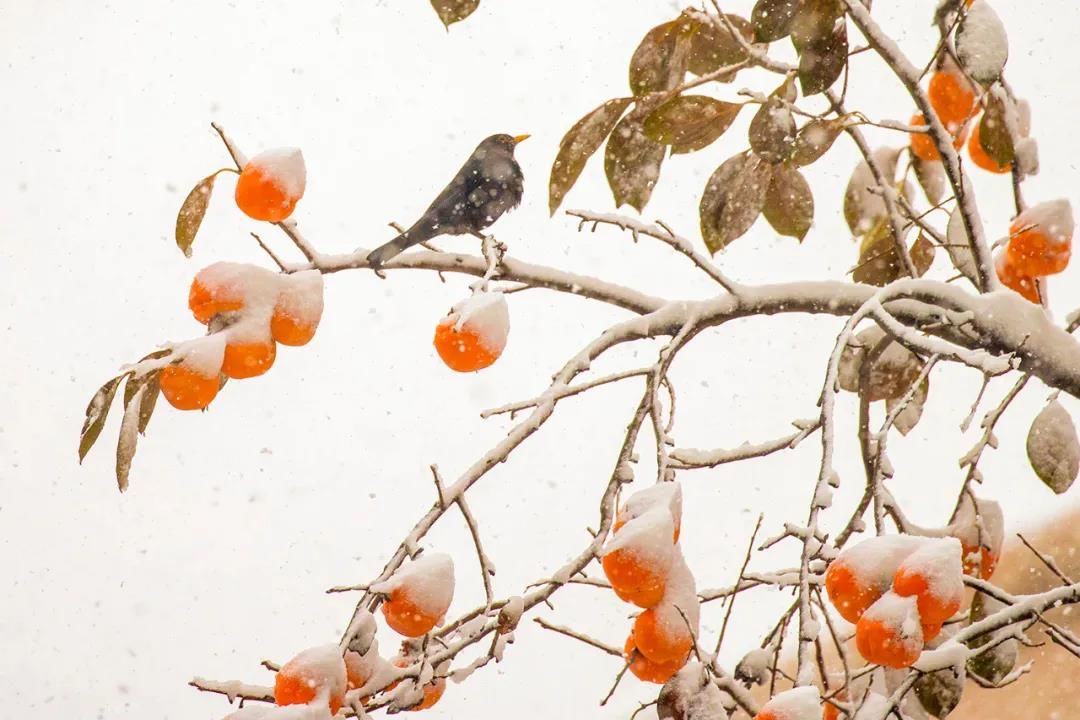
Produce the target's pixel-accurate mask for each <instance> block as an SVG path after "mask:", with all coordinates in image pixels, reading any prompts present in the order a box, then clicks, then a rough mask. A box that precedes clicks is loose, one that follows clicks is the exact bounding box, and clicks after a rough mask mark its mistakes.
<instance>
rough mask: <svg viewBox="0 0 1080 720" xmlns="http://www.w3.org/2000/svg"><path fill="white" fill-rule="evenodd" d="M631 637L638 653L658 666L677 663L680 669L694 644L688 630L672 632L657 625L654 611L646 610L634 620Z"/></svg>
mask: <svg viewBox="0 0 1080 720" xmlns="http://www.w3.org/2000/svg"><path fill="white" fill-rule="evenodd" d="M633 635H634V645H635V646H637V649H638V652H640V653H641V654H642V655H644V656H645V657H646V658H648V659H649V660H650V661H652V662H654V663H657V664H660V665H664V664H669V663H678V664H679V667H682V665H683V664H684V663H685V662H686V658H687V657H689V655H690V649H691V647H692V646H693V644H694V640H693V638H692V637H691V635H690V632H689V630H687V631H686V632H684V633H680V632H677V631H676V632H672V629H671V628H665V627H663V626H662V625H661V624H659V623H658V622H657V620H656V611H655V610H646V611H645V612H643V613H641V614H640V615H638V616H637V618H635V619H634V630H633Z"/></svg>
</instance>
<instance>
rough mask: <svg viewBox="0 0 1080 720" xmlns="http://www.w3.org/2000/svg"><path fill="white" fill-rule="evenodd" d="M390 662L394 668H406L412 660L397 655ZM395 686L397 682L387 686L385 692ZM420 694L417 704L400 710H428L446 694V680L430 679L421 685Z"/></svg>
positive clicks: (441, 678) (439, 678) (442, 678)
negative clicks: (421, 694)
mask: <svg viewBox="0 0 1080 720" xmlns="http://www.w3.org/2000/svg"><path fill="white" fill-rule="evenodd" d="M391 662H392V663H393V665H394V666H395V667H399V668H407V667H409V665H411V664H412V663H413V662H414V661H413V660H412V659H410V658H407V657H402V656H400V655H399V656H398V657H396V658H394V659H393V660H392V661H391ZM397 686H398V683H397V682H394V683H392V684H390V685H389V686H387V688H386V692H390V691H391V690H393V689H394V688H396V687H397ZM422 692H423V698H422V699H421V700H420V701H419V702H417V703H415V704H413V705H409V706H408V707H403V708H401V709H402V710H406V711H408V712H416V711H419V710H427V709H428V708H430V707H431V706H433V705H434V704H435V703H437V702H439V699H440V698H442V696H443V693H444V692H446V678H444V677H438V678H432V679H431V680H430V681H428V682H426V683H424V684H423V688H422Z"/></svg>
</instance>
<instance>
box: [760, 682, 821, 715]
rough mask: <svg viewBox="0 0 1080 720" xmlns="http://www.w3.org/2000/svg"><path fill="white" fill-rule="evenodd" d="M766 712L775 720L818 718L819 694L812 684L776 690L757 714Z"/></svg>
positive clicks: (819, 707) (819, 711) (819, 712)
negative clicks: (780, 690)
mask: <svg viewBox="0 0 1080 720" xmlns="http://www.w3.org/2000/svg"><path fill="white" fill-rule="evenodd" d="M766 713H770V715H769V717H774V718H776V719H777V720H818V719H819V718H820V717H821V694H820V693H819V692H818V689H817V688H816V687H814V686H813V685H810V686H805V687H795V688H792V689H790V690H785V691H783V692H778V693H776V694H775V695H773V696H772V698H771V699H770V700H769V702H767V703H765V707H763V708H762V709H761V713H760V714H759V715H765V714H766Z"/></svg>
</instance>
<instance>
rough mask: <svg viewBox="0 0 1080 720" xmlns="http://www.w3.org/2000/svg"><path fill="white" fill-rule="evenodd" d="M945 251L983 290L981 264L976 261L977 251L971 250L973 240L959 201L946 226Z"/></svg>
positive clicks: (955, 264)
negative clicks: (969, 236)
mask: <svg viewBox="0 0 1080 720" xmlns="http://www.w3.org/2000/svg"><path fill="white" fill-rule="evenodd" d="M945 252H947V253H949V259H951V260H952V263H953V267H955V268H956V269H957V270H959V271H960V274H961V275H963V276H964V277H966V278H967V279H968V280H970V281H971V284H972V285H974V286H975V287H976V289H978V290H982V280H981V279H980V277H979V264H978V263H977V262H976V261H975V253H974V252H973V251H972V250H971V241H970V240H969V239H968V232H967V227H965V226H964V217H963V215H962V214H961V213H960V205H959V203H958V204H957V206H956V207H955V208H953V211H952V213H951V214H950V215H949V222H948V224H947V225H946V226H945Z"/></svg>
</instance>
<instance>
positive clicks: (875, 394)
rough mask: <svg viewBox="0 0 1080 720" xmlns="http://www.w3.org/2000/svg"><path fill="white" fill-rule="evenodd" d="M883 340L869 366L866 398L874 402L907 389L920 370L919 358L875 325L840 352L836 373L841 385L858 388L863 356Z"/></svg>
mask: <svg viewBox="0 0 1080 720" xmlns="http://www.w3.org/2000/svg"><path fill="white" fill-rule="evenodd" d="M883 341H884V342H885V343H886V344H885V345H884V346H883V347H884V349H883V350H882V351H881V354H880V355H878V356H877V359H876V360H874V364H873V366H872V367H871V368H870V376H869V384H868V387H867V393H868V394H867V399H868V400H869V401H870V402H876V401H878V400H887V399H889V398H898V397H900V396H902V395H903V394H904V393H906V392H907V391H908V388H910V387H911V384H912V383H913V382H915V380H916V378H918V377H919V373H920V372H922V361H921V360H919V358H918V356H917V355H915V353H913V352H911V351H910V350H908V349H907V348H906V347H904V346H903V345H901V344H900V343H898V342H896V341H895V340H889V339H887V338H886V335H885V331H884V330H882V329H881V328H880V327H878V326H877V325H874V326H872V327H869V328H867V329H865V330H863V331H862V332H860V333H859V334H858V335H856V336H855V337H854V338H853V339H852V341H851V342H850V343H849V344H848V345H847V347H845V348H844V350H843V351H842V352H841V354H840V368H839V370H840V372H839V375H838V377H837V381H838V383H839V385H840V387H841V389H843V390H847V391H848V392H854V393H857V392H859V379H860V375H861V371H862V363H863V360H864V359H865V358H866V357H867V353H869V352H871V351H873V350H874V348H876V347H877V346H878V343H881V342H883Z"/></svg>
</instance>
